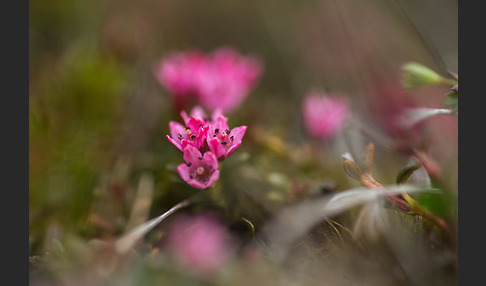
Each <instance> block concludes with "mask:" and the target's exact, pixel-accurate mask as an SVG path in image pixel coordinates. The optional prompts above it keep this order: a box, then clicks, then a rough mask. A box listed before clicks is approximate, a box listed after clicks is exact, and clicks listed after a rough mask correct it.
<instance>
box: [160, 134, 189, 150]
mask: <svg viewBox="0 0 486 286" xmlns="http://www.w3.org/2000/svg"><path fill="white" fill-rule="evenodd" d="M165 136H166V137H167V140H169V142H170V143H172V144H174V146H176V147H177V149H179V150H181V151H182V147H181V144H180V143H179V142H181V141H180V140H179V139H177V140H175V139H173V138H172V137H170V136H169V135H165ZM182 141H187V140H182Z"/></svg>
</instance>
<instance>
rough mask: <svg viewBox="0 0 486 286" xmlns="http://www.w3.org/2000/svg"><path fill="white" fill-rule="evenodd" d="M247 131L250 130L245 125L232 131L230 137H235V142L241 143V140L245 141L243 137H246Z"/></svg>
mask: <svg viewBox="0 0 486 286" xmlns="http://www.w3.org/2000/svg"><path fill="white" fill-rule="evenodd" d="M246 129H248V126H244V125H243V126H240V127H235V128H233V129H231V133H230V136H233V142H235V143H237V142H241V140H243V136H245V132H246Z"/></svg>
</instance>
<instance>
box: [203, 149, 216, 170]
mask: <svg viewBox="0 0 486 286" xmlns="http://www.w3.org/2000/svg"><path fill="white" fill-rule="evenodd" d="M203 162H204V163H205V164H206V165H207V166H211V167H212V168H213V169H214V170H217V169H218V156H216V154H214V153H213V152H206V153H204V156H203Z"/></svg>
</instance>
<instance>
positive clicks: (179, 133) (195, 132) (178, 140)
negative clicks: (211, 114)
mask: <svg viewBox="0 0 486 286" xmlns="http://www.w3.org/2000/svg"><path fill="white" fill-rule="evenodd" d="M181 116H182V117H183V118H184V122H185V124H186V126H185V127H184V125H182V124H180V123H178V122H175V121H170V122H169V133H170V136H169V135H166V137H167V140H169V142H171V143H172V144H174V146H176V147H177V149H179V150H181V151H182V150H183V148H184V146H185V145H191V146H194V147H196V149H202V148H203V147H204V144H205V143H206V136H207V132H208V130H209V125H208V124H207V122H206V121H204V119H202V118H201V117H187V114H186V113H185V112H181Z"/></svg>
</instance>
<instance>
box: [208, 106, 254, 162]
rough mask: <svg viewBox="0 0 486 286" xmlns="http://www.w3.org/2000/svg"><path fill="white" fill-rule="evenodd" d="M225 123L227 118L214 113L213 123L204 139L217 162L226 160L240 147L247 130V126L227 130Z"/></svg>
mask: <svg viewBox="0 0 486 286" xmlns="http://www.w3.org/2000/svg"><path fill="white" fill-rule="evenodd" d="M227 122H228V118H226V117H225V116H223V115H222V114H219V113H216V115H213V121H212V122H211V125H210V129H209V130H208V136H207V137H206V138H207V143H208V146H209V150H211V152H213V153H214V154H215V155H216V157H217V158H218V159H219V160H224V159H225V158H228V156H230V155H231V154H232V153H233V152H234V151H235V150H236V149H237V148H238V147H239V146H240V145H241V141H242V139H243V136H245V132H246V129H247V126H240V127H235V128H233V129H229V127H228V123H227Z"/></svg>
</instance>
